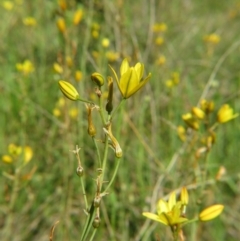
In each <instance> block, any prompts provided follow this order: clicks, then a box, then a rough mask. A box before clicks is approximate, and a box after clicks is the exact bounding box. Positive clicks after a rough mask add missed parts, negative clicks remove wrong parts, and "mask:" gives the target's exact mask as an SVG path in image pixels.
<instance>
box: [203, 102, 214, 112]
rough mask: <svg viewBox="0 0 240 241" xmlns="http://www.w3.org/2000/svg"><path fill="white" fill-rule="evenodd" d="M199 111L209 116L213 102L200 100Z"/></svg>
mask: <svg viewBox="0 0 240 241" xmlns="http://www.w3.org/2000/svg"><path fill="white" fill-rule="evenodd" d="M200 106H201V109H202V110H203V111H204V112H205V113H206V114H209V113H211V112H213V110H214V102H213V101H207V100H205V99H202V100H201V102H200Z"/></svg>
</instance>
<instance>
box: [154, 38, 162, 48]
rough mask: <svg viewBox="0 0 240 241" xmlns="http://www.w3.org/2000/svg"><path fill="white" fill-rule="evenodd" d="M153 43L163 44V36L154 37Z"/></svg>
mask: <svg viewBox="0 0 240 241" xmlns="http://www.w3.org/2000/svg"><path fill="white" fill-rule="evenodd" d="M155 44H156V45H158V46H160V45H163V44H164V38H163V37H157V38H156V39H155Z"/></svg>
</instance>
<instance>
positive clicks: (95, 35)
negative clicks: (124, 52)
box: [92, 30, 99, 38]
mask: <svg viewBox="0 0 240 241" xmlns="http://www.w3.org/2000/svg"><path fill="white" fill-rule="evenodd" d="M92 36H93V38H98V37H99V31H98V30H93V31H92Z"/></svg>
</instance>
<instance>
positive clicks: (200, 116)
mask: <svg viewBox="0 0 240 241" xmlns="http://www.w3.org/2000/svg"><path fill="white" fill-rule="evenodd" d="M192 113H193V115H195V116H196V117H197V118H198V119H204V117H205V113H204V111H202V110H201V109H200V108H198V107H193V108H192Z"/></svg>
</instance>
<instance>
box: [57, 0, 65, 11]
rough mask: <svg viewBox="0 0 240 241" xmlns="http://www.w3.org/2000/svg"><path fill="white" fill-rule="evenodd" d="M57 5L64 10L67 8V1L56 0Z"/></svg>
mask: <svg viewBox="0 0 240 241" xmlns="http://www.w3.org/2000/svg"><path fill="white" fill-rule="evenodd" d="M58 5H59V7H60V8H61V9H62V10H63V11H65V10H66V9H67V1H66V0H58Z"/></svg>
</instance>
